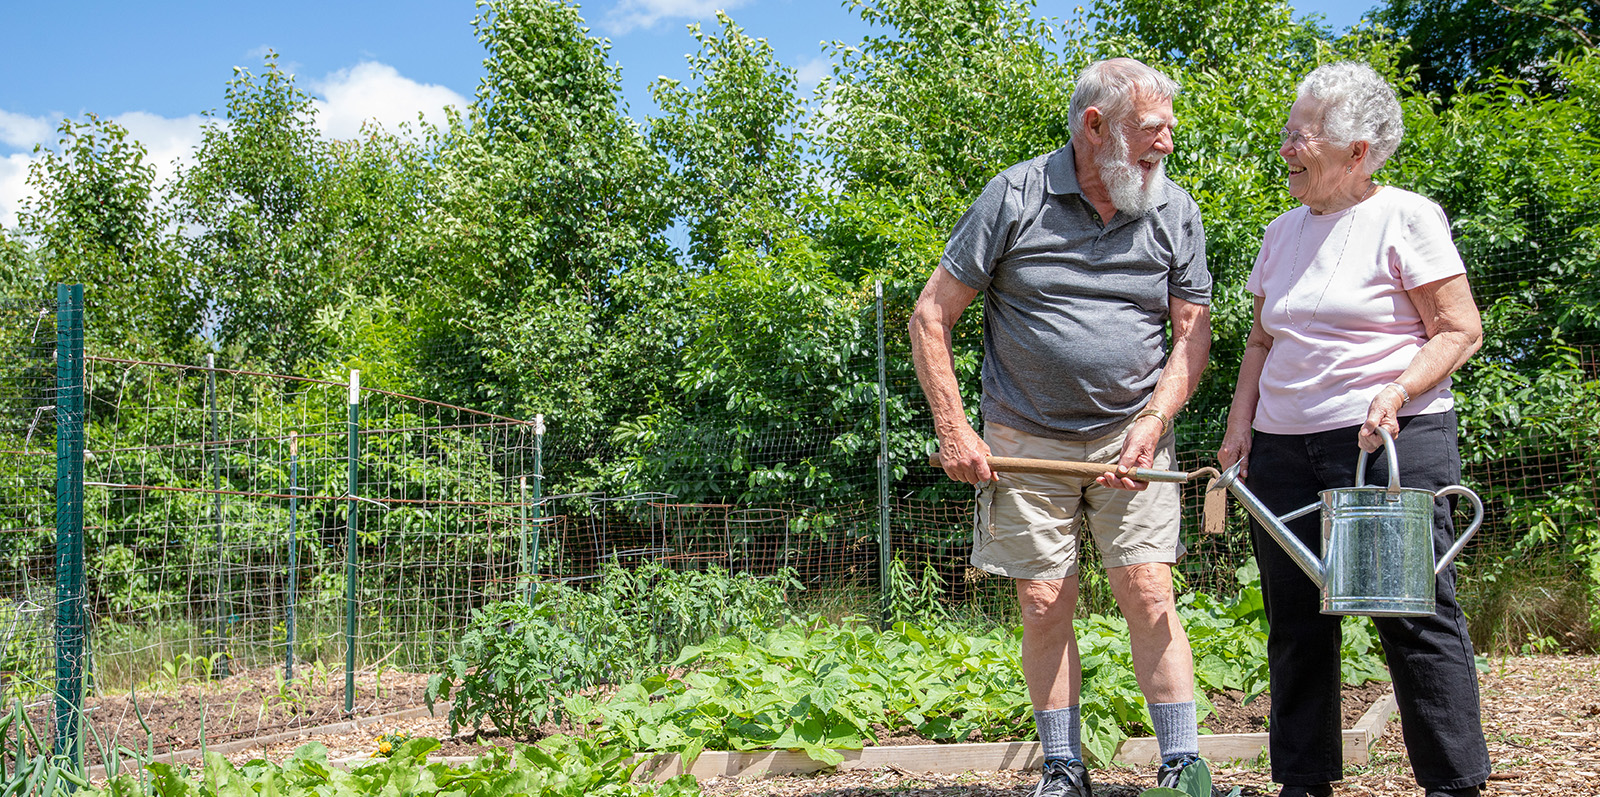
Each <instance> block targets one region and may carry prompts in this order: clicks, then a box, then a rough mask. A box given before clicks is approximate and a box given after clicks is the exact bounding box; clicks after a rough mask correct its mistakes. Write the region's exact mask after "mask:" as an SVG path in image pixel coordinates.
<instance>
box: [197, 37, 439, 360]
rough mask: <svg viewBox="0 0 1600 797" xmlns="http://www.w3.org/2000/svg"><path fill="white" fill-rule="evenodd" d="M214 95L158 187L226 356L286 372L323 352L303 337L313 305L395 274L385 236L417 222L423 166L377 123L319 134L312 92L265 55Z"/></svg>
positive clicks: (398, 256)
mask: <svg viewBox="0 0 1600 797" xmlns="http://www.w3.org/2000/svg"><path fill="white" fill-rule="evenodd" d="M226 93H227V112H226V116H225V118H224V120H218V121H215V122H213V123H211V124H210V125H208V126H207V127H206V129H205V132H204V134H203V139H202V142H201V144H200V146H199V148H198V149H197V150H196V152H195V153H194V161H195V162H194V164H193V165H192V166H190V167H188V168H184V169H182V170H181V171H180V173H179V175H178V177H177V178H176V180H175V184H174V185H173V187H172V190H171V202H172V203H173V206H174V208H175V211H174V219H175V221H176V222H178V223H179V224H182V225H184V227H185V228H186V231H187V232H186V235H185V240H184V241H183V244H182V246H183V248H184V250H185V257H186V258H187V259H188V260H189V261H190V262H192V263H194V264H196V265H197V266H198V267H199V269H200V273H199V274H197V275H195V278H194V279H192V280H189V281H188V283H189V284H192V285H193V287H195V288H197V289H199V290H201V291H202V294H201V297H200V299H201V300H202V306H203V307H204V308H205V309H206V312H208V313H209V314H210V315H209V316H208V317H207V318H206V319H205V322H206V324H207V326H208V327H210V328H212V329H214V333H215V336H216V341H217V343H218V344H219V345H220V346H221V347H222V348H223V349H224V350H225V351H227V352H229V353H230V355H231V357H232V359H234V360H235V361H242V362H248V363H262V364H265V366H267V367H269V368H272V369H274V370H276V372H278V373H295V372H296V371H295V369H296V368H297V367H299V366H300V365H301V363H302V362H303V361H306V360H312V361H315V362H318V363H321V362H323V361H324V360H325V359H326V358H327V357H328V355H329V352H328V350H327V349H326V348H325V347H324V346H319V345H317V344H319V343H321V342H322V340H321V338H319V336H317V335H314V334H311V329H312V322H313V319H315V318H317V311H318V310H319V308H323V307H326V306H330V305H335V304H337V303H338V302H339V295H340V291H341V290H348V289H349V288H350V287H351V286H354V285H359V284H362V283H366V286H367V287H365V288H364V289H363V292H364V293H367V294H369V295H370V294H375V293H379V292H380V291H381V290H382V287H383V282H381V281H380V280H381V279H382V278H383V277H390V278H391V279H393V275H394V274H396V273H398V272H402V271H403V266H404V265H405V262H404V259H403V255H402V252H401V251H400V250H399V249H398V248H397V243H396V242H397V241H398V240H404V238H403V237H402V235H401V233H403V232H404V231H405V230H406V229H409V228H411V227H413V226H415V224H416V223H417V222H418V221H419V217H418V213H419V204H418V202H417V196H418V193H419V190H418V189H419V184H418V182H417V177H416V175H417V172H418V170H419V169H421V168H422V163H421V161H420V160H419V159H418V158H417V157H416V152H415V151H414V147H412V146H411V145H407V144H405V143H403V140H402V139H398V138H394V137H390V136H385V135H383V134H381V133H380V132H379V131H376V130H369V131H367V134H366V135H365V136H364V139H365V140H364V141H357V142H331V141H328V140H326V139H324V138H322V137H321V136H320V135H319V134H318V132H317V129H316V109H315V106H314V104H313V102H312V98H311V96H310V95H308V94H306V93H305V92H303V91H301V90H300V89H299V88H298V87H297V86H295V83H294V78H293V76H292V75H289V74H288V73H286V72H284V71H283V70H282V69H280V68H279V66H278V61H277V54H276V53H269V54H268V56H267V59H266V65H265V69H264V71H263V74H261V75H256V74H254V73H252V72H251V71H249V70H247V69H241V68H236V69H235V72H234V76H233V79H231V80H229V81H228V84H227V92H226ZM369 259H370V260H369ZM396 261H400V262H396ZM375 263H376V264H377V265H379V266H380V267H379V268H374V264H375ZM374 277H377V278H379V279H373V278H374ZM197 328H198V326H197Z"/></svg>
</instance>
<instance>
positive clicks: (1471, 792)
mask: <svg viewBox="0 0 1600 797" xmlns="http://www.w3.org/2000/svg"><path fill="white" fill-rule="evenodd" d="M1479 794H1482V790H1481V789H1479V788H1478V787H1477V786H1468V787H1466V788H1463V789H1429V790H1428V797H1478V795H1479Z"/></svg>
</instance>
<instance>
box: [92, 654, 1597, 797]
mask: <svg viewBox="0 0 1600 797" xmlns="http://www.w3.org/2000/svg"><path fill="white" fill-rule="evenodd" d="M324 680H325V681H327V682H329V683H330V684H331V687H329V688H318V689H309V688H308V689H305V690H303V693H302V694H301V695H299V696H298V697H299V702H295V701H293V700H283V699H281V698H280V694H281V690H280V689H279V687H278V678H277V677H276V676H275V674H274V672H273V671H271V670H264V671H255V672H247V673H241V674H239V675H236V676H234V677H233V678H229V679H227V680H224V681H220V682H212V683H209V684H204V685H195V686H189V687H185V688H184V690H183V691H182V692H179V693H175V694H168V695H151V696H148V697H146V696H141V699H140V708H141V710H142V711H144V712H145V722H146V724H147V725H149V726H150V728H151V730H152V732H153V733H157V735H158V736H160V737H161V738H163V739H164V741H163V742H162V743H161V745H165V748H166V749H178V748H184V747H191V746H193V744H194V740H195V739H196V738H198V732H199V719H200V716H201V715H202V714H203V715H204V716H205V717H206V725H205V732H206V736H207V739H208V740H209V741H210V743H212V744H218V743H221V742H222V741H224V740H225V738H231V739H242V738H249V737H253V736H262V735H267V734H281V733H282V732H283V731H284V730H289V729H292V728H297V727H298V728H306V729H310V728H312V727H315V726H319V725H325V724H326V723H330V722H339V721H342V720H344V719H347V715H345V714H344V712H343V709H344V703H343V692H342V689H343V683H344V682H343V677H342V675H337V674H336V675H334V676H331V677H327V678H325V679H324ZM357 681H358V685H359V688H358V694H359V695H360V696H361V699H359V700H358V701H357V715H358V716H367V717H370V716H374V715H381V714H385V713H392V712H396V711H399V710H401V709H404V708H408V707H413V706H420V705H422V691H423V689H424V688H425V686H426V683H427V676H426V675H419V674H410V673H397V672H393V671H390V672H385V673H383V675H382V678H381V680H380V679H379V678H377V677H376V676H375V675H373V674H371V673H364V674H361V676H360V677H359V678H358V679H357ZM1480 684H1481V690H1482V694H1483V711H1484V730H1485V734H1486V736H1487V737H1488V739H1489V752H1490V756H1491V758H1492V760H1493V761H1494V768H1495V772H1494V774H1493V775H1492V776H1491V780H1490V782H1489V784H1488V788H1487V789H1486V791H1485V795H1490V796H1492V797H1502V796H1504V797H1512V796H1513V795H1526V796H1527V797H1554V796H1555V795H1561V796H1562V797H1571V796H1573V795H1579V796H1581V797H1596V796H1597V795H1600V656H1538V657H1509V658H1496V659H1491V660H1490V662H1489V669H1488V671H1487V672H1484V673H1483V674H1482V675H1481V676H1480ZM1383 691H1384V687H1377V688H1372V687H1370V686H1369V687H1368V688H1366V689H1363V690H1350V691H1348V692H1347V694H1346V701H1345V723H1344V724H1345V727H1350V726H1351V725H1353V724H1354V723H1355V721H1356V719H1357V718H1358V717H1359V716H1360V715H1361V714H1362V713H1363V712H1364V711H1365V709H1366V707H1367V705H1368V704H1370V703H1371V702H1372V700H1374V699H1376V697H1377V696H1379V695H1380V694H1382V692H1383ZM318 696H320V697H318ZM1237 697H1238V696H1237V695H1235V696H1231V697H1230V696H1223V695H1218V696H1213V698H1212V700H1213V703H1214V704H1215V705H1216V707H1217V711H1218V714H1217V716H1216V717H1215V718H1214V719H1213V720H1212V721H1210V722H1208V723H1207V725H1208V727H1210V728H1211V729H1212V730H1213V731H1214V732H1218V733H1249V732H1254V731H1259V730H1261V729H1262V728H1263V719H1262V717H1263V716H1264V713H1265V707H1266V705H1267V702H1266V698H1265V697H1263V698H1260V699H1257V700H1255V701H1252V702H1251V703H1250V704H1248V705H1244V706H1240V705H1239V702H1238V699H1237ZM285 703H287V704H288V705H286V706H285V705H283V704H285ZM129 712H131V706H122V707H119V704H116V703H114V702H113V701H106V702H103V703H102V704H101V707H100V708H99V709H97V710H95V711H94V712H93V713H91V715H90V716H91V717H93V718H94V721H95V724H96V726H97V727H105V728H106V729H108V730H109V729H110V728H111V727H112V725H111V724H109V722H108V721H110V720H112V719H113V717H120V719H119V720H118V721H119V722H120V723H121V725H120V727H122V728H123V731H124V733H126V729H127V727H128V725H127V723H128V722H129V719H130V718H129V716H128V714H129ZM134 727H137V723H136V721H135V724H134ZM384 733H391V734H393V733H403V734H406V735H408V736H413V737H416V736H431V737H434V738H438V739H440V740H441V741H442V742H443V748H442V749H441V750H439V751H438V753H439V754H440V755H447V756H470V755H475V754H478V753H481V752H483V751H484V750H485V749H486V748H487V747H488V746H490V745H496V746H509V745H511V744H513V743H515V742H516V741H518V740H512V739H505V738H501V737H493V736H473V735H470V734H466V733H465V732H463V734H462V735H458V736H455V737H452V736H451V735H450V733H449V729H448V726H447V724H446V722H445V721H444V718H443V717H438V718H433V717H426V716H424V717H414V718H409V719H394V720H388V721H384V722H380V723H376V724H372V725H369V726H367V727H364V728H362V729H360V730H357V731H353V732H347V733H338V734H318V735H315V736H306V737H303V738H299V739H295V740H289V741H282V742H277V743H274V744H270V745H251V746H248V747H246V746H243V745H237V746H238V747H240V748H241V749H236V750H233V751H232V752H230V753H229V755H228V757H229V758H230V759H233V760H234V761H236V762H240V763H242V762H244V761H247V760H250V759H253V758H267V759H269V760H283V759H286V758H287V757H288V756H289V754H290V752H291V751H293V750H294V749H295V748H296V747H298V746H299V745H301V744H304V743H306V742H307V741H310V740H312V739H315V740H316V741H318V742H321V743H322V744H323V745H325V746H326V747H327V748H328V755H329V758H330V759H334V760H339V759H354V758H362V757H367V756H370V755H372V754H373V752H374V750H375V749H376V746H377V737H378V736H379V735H380V734H384ZM163 735H164V736H163ZM141 736H142V734H141ZM123 738H124V739H126V738H127V737H126V735H124V737H123ZM153 738H154V737H153ZM886 741H887V742H888V743H890V744H911V743H919V742H920V741H921V740H919V739H916V738H915V737H912V736H909V735H906V734H896V735H894V736H893V737H892V739H886ZM125 743H126V742H125ZM161 745H156V749H157V751H160V750H161V749H163V748H162V746H161ZM129 746H130V747H132V746H134V745H129ZM1213 771H1214V773H1215V779H1216V783H1217V785H1218V787H1219V789H1218V792H1217V794H1219V795H1222V794H1226V793H1227V792H1228V791H1229V790H1230V789H1232V788H1233V787H1234V786H1240V787H1242V794H1243V795H1244V797H1259V796H1260V795H1275V794H1276V793H1277V789H1276V787H1275V786H1274V785H1273V784H1271V782H1270V778H1269V775H1268V772H1267V770H1266V768H1265V767H1264V766H1261V765H1260V764H1259V763H1258V762H1229V763H1218V764H1215V765H1214V766H1213ZM1346 774H1347V777H1346V779H1345V781H1344V782H1343V784H1341V786H1340V788H1339V790H1338V791H1337V792H1336V794H1338V795H1366V796H1369V797H1401V795H1405V796H1406V797H1417V796H1418V795H1420V794H1421V790H1420V789H1418V788H1417V786H1416V784H1415V783H1414V781H1413V780H1412V779H1411V773H1410V769H1409V768H1408V767H1407V765H1406V758H1405V746H1404V744H1403V742H1402V741H1401V734H1400V724H1399V722H1398V720H1396V721H1392V722H1391V723H1390V724H1389V725H1388V727H1387V728H1386V730H1385V733H1384V735H1383V737H1382V738H1381V739H1380V740H1379V742H1378V743H1377V744H1376V745H1374V747H1373V749H1372V762H1371V764H1369V765H1368V766H1365V767H1361V768H1357V769H1353V770H1351V771H1349V772H1347V773H1346ZM1093 778H1094V781H1095V794H1096V795H1099V797H1133V795H1136V794H1137V793H1138V792H1139V791H1140V790H1142V789H1144V788H1147V787H1149V786H1150V785H1151V783H1152V780H1153V778H1154V769H1153V767H1113V768H1105V769H1097V770H1095V771H1094V772H1093ZM1036 779H1037V776H1036V775H1034V774H1032V773H1026V772H979V773H965V774H962V775H950V776H944V775H927V774H919V773H911V772H905V771H901V770H897V769H895V768H893V767H889V768H883V769H878V770H870V771H864V772H849V773H843V774H835V775H817V776H803V777H777V778H766V779H760V780H731V779H725V778H715V779H712V780H709V781H707V782H705V783H704V784H703V787H704V790H705V793H706V794H707V795H710V796H711V797H758V796H761V797H765V796H766V795H772V796H773V797H879V796H880V795H882V796H884V797H887V796H888V795H894V796H895V797H956V795H962V796H963V797H968V796H970V797H1000V796H1002V795H1003V796H1004V797H1026V796H1027V795H1030V794H1032V793H1033V791H1032V790H1033V784H1034V781H1035V780H1036Z"/></svg>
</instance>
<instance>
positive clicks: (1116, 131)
mask: <svg viewBox="0 0 1600 797" xmlns="http://www.w3.org/2000/svg"><path fill="white" fill-rule="evenodd" d="M1176 122H1177V120H1176V118H1175V117H1174V116H1173V114H1172V101H1171V100H1166V99H1155V98H1150V97H1145V96H1144V95H1135V97H1134V102H1133V110H1132V111H1130V112H1129V113H1128V115H1127V117H1126V118H1124V119H1119V120H1108V122H1107V124H1106V127H1105V130H1106V141H1105V144H1104V145H1103V146H1102V147H1101V149H1100V151H1099V153H1097V154H1096V156H1095V163H1096V164H1097V165H1098V166H1099V167H1100V181H1101V182H1102V183H1104V184H1105V186H1106V191H1107V193H1109V194H1110V195H1111V204H1112V205H1114V206H1116V208H1117V210H1119V211H1122V212H1124V213H1129V214H1133V215H1143V214H1145V213H1148V212H1150V210H1151V209H1153V208H1154V207H1155V205H1156V199H1157V197H1156V191H1157V189H1158V188H1159V187H1160V184H1161V176H1162V174H1163V169H1162V165H1161V159H1162V158H1164V157H1166V156H1167V155H1170V154H1172V127H1173V125H1174V124H1175V123H1176Z"/></svg>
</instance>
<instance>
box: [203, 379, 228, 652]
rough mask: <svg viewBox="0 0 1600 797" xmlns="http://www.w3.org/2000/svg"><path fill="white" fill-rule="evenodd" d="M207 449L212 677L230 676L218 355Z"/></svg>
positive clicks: (209, 384) (210, 389)
mask: <svg viewBox="0 0 1600 797" xmlns="http://www.w3.org/2000/svg"><path fill="white" fill-rule="evenodd" d="M206 428H207V429H208V430H209V432H208V434H207V444H206V449H207V450H208V451H209V452H210V457H209V459H210V463H211V489H212V490H213V491H214V492H213V493H212V494H211V522H213V523H215V524H217V620H216V625H215V626H214V627H213V628H212V637H211V642H212V646H213V648H214V650H213V651H212V664H211V674H212V675H213V676H215V677H217V678H226V677H228V670H229V667H228V616H229V615H230V614H232V611H231V608H232V607H230V606H229V605H228V576H227V572H228V549H227V546H226V539H225V535H224V534H223V526H222V445H221V442H220V441H221V440H222V432H221V424H220V423H218V420H217V356H216V355H215V354H207V355H206Z"/></svg>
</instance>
